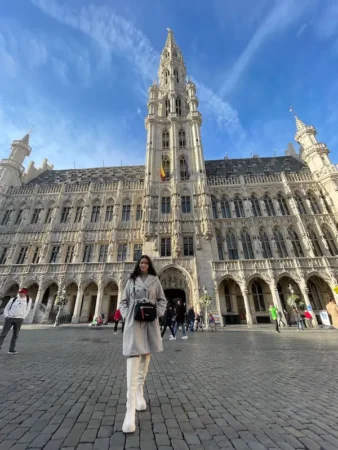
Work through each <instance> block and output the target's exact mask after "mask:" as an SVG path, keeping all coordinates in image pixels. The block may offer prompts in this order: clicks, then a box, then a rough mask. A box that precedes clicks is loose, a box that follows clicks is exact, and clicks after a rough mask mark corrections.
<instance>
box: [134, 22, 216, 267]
mask: <svg viewBox="0 0 338 450" xmlns="http://www.w3.org/2000/svg"><path fill="white" fill-rule="evenodd" d="M201 124H202V115H201V113H200V112H199V111H198V98H197V97H196V87H195V84H194V83H193V82H192V81H190V80H189V81H186V68H185V64H184V59H183V56H182V52H181V50H180V49H179V47H178V46H177V44H176V42H175V38H174V35H173V32H172V31H171V30H168V37H167V40H166V43H165V46H164V49H163V51H162V53H161V59H160V66H159V70H158V83H157V82H154V83H153V84H152V86H151V87H150V89H149V100H148V115H147V117H146V119H145V126H146V129H147V155H146V168H145V186H146V188H145V192H144V208H143V210H144V214H143V223H142V231H143V237H144V240H145V242H144V246H143V249H144V252H146V253H149V254H151V255H153V256H154V257H156V256H167V254H166V253H165V251H163V248H162V246H163V242H164V243H165V241H164V240H163V238H162V237H163V236H164V235H166V234H167V236H168V239H169V238H170V243H169V244H168V245H171V257H172V258H173V259H175V258H179V257H180V256H195V258H196V259H198V258H199V257H201V256H202V255H201V254H202V253H203V257H205V258H207V259H208V258H209V261H211V260H212V256H211V243H210V240H211V238H212V236H213V227H212V221H211V220H210V219H211V216H210V214H211V202H210V195H209V193H208V187H207V180H206V173H205V165H204V157H203V147H202V141H201V131H200V127H201ZM194 210H195V214H194ZM197 212H198V213H197ZM188 237H190V239H192V240H190V241H189V239H188ZM202 238H203V239H202ZM168 242H169V241H168ZM189 242H190V243H192V246H193V250H190V249H188V250H187V248H186V247H187V245H189V244H187V243H189ZM165 245H166V244H165ZM196 250H197V251H196ZM199 250H202V252H200V251H199ZM187 252H188V255H187ZM190 252H191V254H190ZM208 269H209V268H208ZM210 270H211V267H210ZM210 273H211V271H210V272H209V275H210Z"/></svg>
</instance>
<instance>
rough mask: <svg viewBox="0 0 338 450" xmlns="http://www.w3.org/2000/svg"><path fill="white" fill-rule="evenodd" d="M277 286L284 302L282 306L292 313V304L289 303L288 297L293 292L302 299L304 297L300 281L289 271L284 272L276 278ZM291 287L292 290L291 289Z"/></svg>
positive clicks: (280, 297)
mask: <svg viewBox="0 0 338 450" xmlns="http://www.w3.org/2000/svg"><path fill="white" fill-rule="evenodd" d="M276 287H277V291H278V295H279V299H280V302H281V304H282V308H283V309H285V310H286V311H288V312H289V313H290V315H291V314H292V306H289V305H288V301H287V300H288V297H289V296H290V295H291V293H294V294H296V295H298V297H299V298H300V299H302V300H303V301H304V299H303V295H302V290H301V288H300V286H299V282H298V281H297V280H295V278H294V277H293V276H292V275H290V274H289V273H288V272H283V273H282V274H280V275H279V276H278V278H277V280H276ZM290 287H291V290H292V292H291V290H290Z"/></svg>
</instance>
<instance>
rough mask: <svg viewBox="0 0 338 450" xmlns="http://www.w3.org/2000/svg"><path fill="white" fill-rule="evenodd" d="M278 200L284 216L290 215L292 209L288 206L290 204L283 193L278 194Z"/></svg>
mask: <svg viewBox="0 0 338 450" xmlns="http://www.w3.org/2000/svg"><path fill="white" fill-rule="evenodd" d="M277 202H278V205H279V209H280V212H281V214H282V216H289V215H290V211H289V208H288V204H287V203H286V199H285V198H284V197H283V195H282V194H278V195H277Z"/></svg>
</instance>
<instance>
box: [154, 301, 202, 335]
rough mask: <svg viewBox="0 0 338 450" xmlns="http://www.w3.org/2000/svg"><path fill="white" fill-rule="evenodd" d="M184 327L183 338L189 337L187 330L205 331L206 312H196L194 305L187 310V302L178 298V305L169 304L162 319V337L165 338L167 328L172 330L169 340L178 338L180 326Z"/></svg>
mask: <svg viewBox="0 0 338 450" xmlns="http://www.w3.org/2000/svg"><path fill="white" fill-rule="evenodd" d="M180 327H181V329H182V334H183V336H182V339H188V336H187V333H186V331H188V330H189V331H191V332H193V331H198V330H199V329H200V330H202V331H203V327H204V314H203V311H201V312H200V313H198V312H195V311H194V308H193V306H190V308H189V310H188V312H186V307H185V304H184V303H183V302H182V300H177V304H176V307H172V306H171V305H168V306H167V309H166V311H165V314H164V317H163V319H162V320H161V323H160V328H161V331H162V332H161V338H163V336H164V334H165V332H166V330H167V328H169V329H170V331H171V336H170V338H169V340H176V336H177V332H178V330H179V328H180Z"/></svg>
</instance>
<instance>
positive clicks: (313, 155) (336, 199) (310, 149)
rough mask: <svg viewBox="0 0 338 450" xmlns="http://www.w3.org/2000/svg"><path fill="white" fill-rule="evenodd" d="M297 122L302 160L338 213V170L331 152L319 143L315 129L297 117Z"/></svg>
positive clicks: (327, 200)
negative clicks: (331, 159) (332, 160)
mask: <svg viewBox="0 0 338 450" xmlns="http://www.w3.org/2000/svg"><path fill="white" fill-rule="evenodd" d="M295 120H296V128H297V132H296V134H295V140H296V142H298V143H299V144H300V155H301V158H302V160H303V161H304V162H306V164H307V165H308V167H309V169H310V171H311V172H312V173H313V175H314V177H315V178H316V180H317V181H318V182H319V183H320V185H321V195H322V198H323V199H324V198H325V201H326V202H328V203H330V205H329V206H330V207H331V209H333V210H335V211H336V212H338V209H337V208H338V207H337V205H338V170H337V168H336V167H335V166H334V165H333V164H332V163H331V161H330V158H329V156H328V155H329V150H328V148H327V146H326V144H324V143H323V142H318V141H317V138H316V134H317V130H316V129H315V127H313V126H312V125H305V123H304V122H303V121H302V120H300V119H299V118H298V117H297V116H295Z"/></svg>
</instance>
